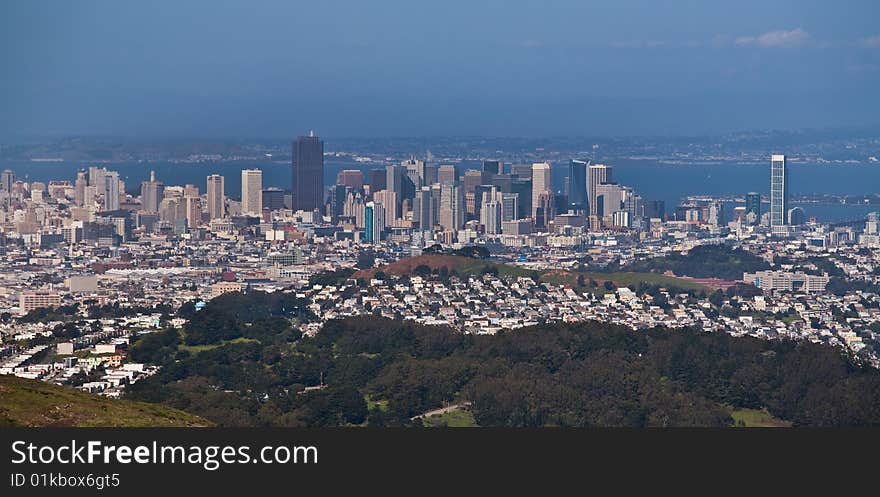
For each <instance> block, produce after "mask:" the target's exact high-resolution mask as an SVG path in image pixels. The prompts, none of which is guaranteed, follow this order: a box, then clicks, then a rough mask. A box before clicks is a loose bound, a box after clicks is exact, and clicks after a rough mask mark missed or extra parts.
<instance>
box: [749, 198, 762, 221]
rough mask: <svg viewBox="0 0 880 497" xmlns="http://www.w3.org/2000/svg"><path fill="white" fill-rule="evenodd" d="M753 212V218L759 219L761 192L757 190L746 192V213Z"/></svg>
mask: <svg viewBox="0 0 880 497" xmlns="http://www.w3.org/2000/svg"><path fill="white" fill-rule="evenodd" d="M749 213H751V214H754V215H755V219H761V194H760V193H757V192H749V193H746V214H749Z"/></svg>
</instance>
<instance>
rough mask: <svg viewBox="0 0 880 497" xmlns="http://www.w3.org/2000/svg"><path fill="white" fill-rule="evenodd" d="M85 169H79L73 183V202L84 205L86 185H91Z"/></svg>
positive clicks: (78, 205)
mask: <svg viewBox="0 0 880 497" xmlns="http://www.w3.org/2000/svg"><path fill="white" fill-rule="evenodd" d="M86 174H87V173H86V172H85V171H77V173H76V181H75V182H74V183H73V203H74V204H76V206H77V207H82V206H83V205H84V204H85V201H86V187H87V186H88V185H89V180H88V177H87V176H86Z"/></svg>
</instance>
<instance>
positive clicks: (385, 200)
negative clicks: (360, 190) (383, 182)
mask: <svg viewBox="0 0 880 497" xmlns="http://www.w3.org/2000/svg"><path fill="white" fill-rule="evenodd" d="M399 198H400V196H399V195H398V194H397V192H392V191H391V190H380V191H378V192H376V193H374V194H373V201H374V202H375V203H377V204H379V205H381V206H382V207H383V208H384V210H385V222H386V223H389V226H390V225H392V224H393V223H394V220H396V219H398V218H399V217H401V216H400V211H399V210H398V209H397V206H398V205H399V204H400V200H399ZM383 228H384V226H383Z"/></svg>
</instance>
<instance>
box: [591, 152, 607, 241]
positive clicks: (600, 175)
mask: <svg viewBox="0 0 880 497" xmlns="http://www.w3.org/2000/svg"><path fill="white" fill-rule="evenodd" d="M603 183H611V167H610V166H606V165H605V164H593V165H590V166H588V169H587V204H588V206H587V214H589V216H590V228H591V229H598V228H599V227H600V224H599V223H600V222H601V218H602V214H601V213H599V212H598V211H597V209H598V208H599V207H598V202H597V199H596V189H597V188H598V186H599V185H601V184H603Z"/></svg>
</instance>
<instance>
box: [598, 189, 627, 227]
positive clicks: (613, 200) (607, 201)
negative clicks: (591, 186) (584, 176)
mask: <svg viewBox="0 0 880 497" xmlns="http://www.w3.org/2000/svg"><path fill="white" fill-rule="evenodd" d="M630 191H631V190H630V189H628V188H626V187H623V186H620V185H618V184H616V183H600V184H598V185H596V189H595V192H596V193H595V199H596V210H595V213H594V214H592V215H591V217H595V218H596V219H598V221H599V222H600V223H606V224H607V223H608V222H610V221H611V217H612V216H613V215H614V213H615V212H617V211H620V210H624V207H625V203H626V198H627V195H628V193H629V192H630Z"/></svg>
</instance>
